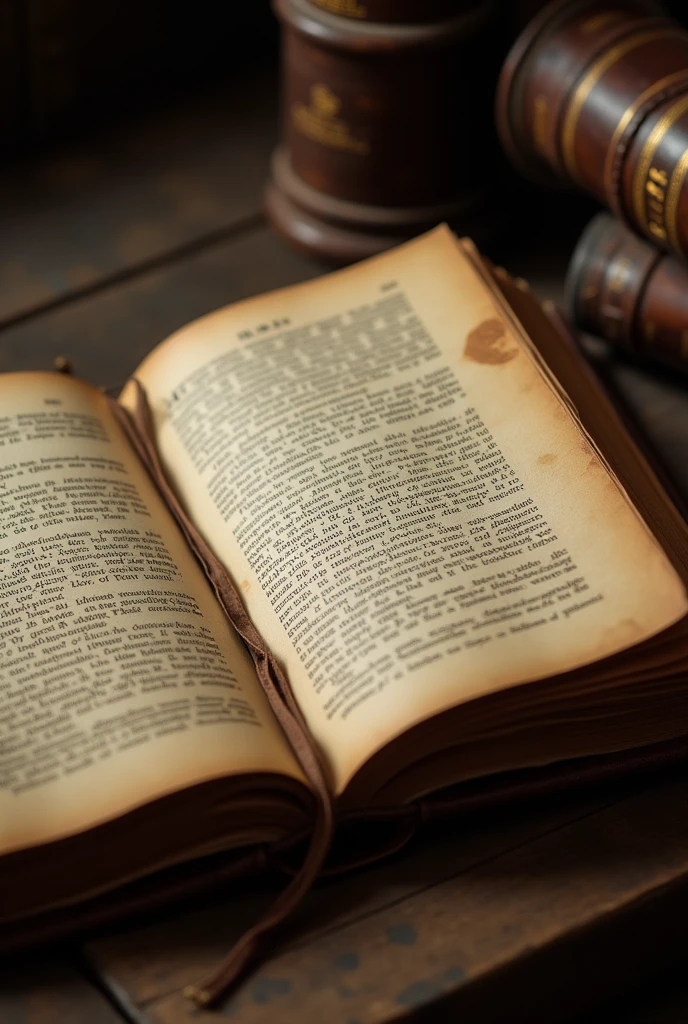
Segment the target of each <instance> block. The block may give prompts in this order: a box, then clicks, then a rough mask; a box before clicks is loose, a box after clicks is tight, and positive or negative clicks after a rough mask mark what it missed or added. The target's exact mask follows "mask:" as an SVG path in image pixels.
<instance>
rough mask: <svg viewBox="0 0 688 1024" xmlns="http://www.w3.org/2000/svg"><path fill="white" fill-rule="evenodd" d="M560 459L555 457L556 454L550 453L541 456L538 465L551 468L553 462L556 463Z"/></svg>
mask: <svg viewBox="0 0 688 1024" xmlns="http://www.w3.org/2000/svg"><path fill="white" fill-rule="evenodd" d="M558 458H559V456H558V455H555V454H554V452H548V453H547V455H541V456H540V458H539V459H538V463H539V464H540V465H541V466H550V465H551V464H552V463H553V462H556V461H557V459H558Z"/></svg>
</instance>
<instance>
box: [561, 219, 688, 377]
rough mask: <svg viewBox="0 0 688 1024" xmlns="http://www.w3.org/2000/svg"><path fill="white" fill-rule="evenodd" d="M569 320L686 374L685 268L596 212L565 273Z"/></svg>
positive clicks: (687, 277)
mask: <svg viewBox="0 0 688 1024" xmlns="http://www.w3.org/2000/svg"><path fill="white" fill-rule="evenodd" d="M566 290H567V296H568V307H569V310H570V315H571V319H572V320H573V322H574V323H575V324H576V326H577V327H579V328H580V329H581V330H584V331H587V332H588V333H590V334H595V335H597V336H598V337H600V338H603V339H604V340H605V341H607V342H609V343H610V345H612V346H614V347H615V348H620V349H622V350H625V351H626V352H627V353H632V354H634V355H635V356H637V357H639V358H640V359H643V360H647V361H649V362H657V363H664V364H666V365H669V366H672V367H674V368H678V369H680V370H682V371H683V372H686V373H688V267H686V266H685V264H684V263H682V262H681V261H679V260H677V259H675V258H674V257H673V256H671V255H668V254H665V253H663V252H661V251H659V250H658V249H656V248H655V247H654V246H652V245H650V244H649V243H648V242H646V241H643V239H641V238H638V236H637V235H635V234H634V233H633V232H631V231H630V230H629V229H628V228H627V227H626V226H625V225H624V224H622V223H621V222H620V221H618V220H616V219H615V218H614V217H610V216H609V215H607V214H598V216H597V217H595V218H594V219H593V220H592V221H591V223H590V224H589V225H588V227H587V228H586V230H585V231H584V233H583V235H582V236H581V238H580V240H579V242H578V245H577V246H576V249H575V252H574V254H573V258H572V260H571V265H570V268H569V272H568V276H567V288H566Z"/></svg>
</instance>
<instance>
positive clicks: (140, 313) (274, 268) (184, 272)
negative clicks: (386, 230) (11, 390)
mask: <svg viewBox="0 0 688 1024" xmlns="http://www.w3.org/2000/svg"><path fill="white" fill-rule="evenodd" d="M321 270H322V267H321V266H320V265H319V264H317V263H316V262H315V261H313V260H309V259H307V258H306V257H301V256H298V255H296V254H293V253H291V252H290V251H289V250H288V249H286V248H285V246H284V244H283V243H282V242H280V241H279V240H278V239H276V238H275V237H274V236H273V235H272V233H271V232H270V231H269V229H268V228H267V227H264V226H260V227H259V228H257V229H254V230H252V231H247V232H245V233H243V234H242V235H241V236H239V237H237V238H234V239H232V240H230V241H227V242H222V243H219V244H217V245H214V246H211V247H208V248H206V249H204V250H203V251H201V252H199V253H197V254H195V255H194V256H193V257H190V258H188V259H186V260H184V261H183V262H180V263H173V264H171V265H169V266H164V267H160V268H157V269H154V270H151V271H149V272H148V273H145V274H141V275H139V276H137V277H136V278H135V279H134V280H131V281H127V282H125V283H121V284H117V285H114V286H113V287H111V288H107V289H105V290H103V291H99V292H98V293H97V294H95V295H90V296H88V297H85V298H82V299H79V300H75V301H73V302H71V303H69V305H66V306H64V307H63V308H60V309H56V310H53V311H52V312H50V313H46V314H45V315H43V316H38V317H35V318H32V319H31V320H29V321H27V322H25V323H21V324H18V325H16V326H14V327H9V328H5V330H4V331H2V332H1V333H0V370H3V371H4V370H17V369H49V368H51V367H52V363H53V360H54V359H55V357H56V356H58V355H67V356H69V357H70V359H71V360H72V362H73V365H74V370H75V372H76V373H78V374H79V375H80V376H83V377H85V378H86V379H88V380H91V381H92V382H94V383H97V384H105V385H108V386H109V385H113V384H116V383H118V382H120V381H123V380H125V379H126V377H127V375H128V374H129V373H131V372H132V371H133V370H134V369H135V368H136V366H137V365H138V363H139V362H140V361H141V360H142V359H143V357H144V356H145V355H147V353H148V352H149V351H150V349H151V348H153V346H154V345H156V344H157V343H158V342H159V341H162V340H163V338H165V337H166V336H167V335H168V334H170V333H172V332H173V331H175V330H177V328H179V327H182V326H183V325H184V324H185V323H187V322H188V321H189V320H192V319H194V318H195V317H197V316H201V315H202V314H204V313H207V312H208V311H209V310H211V309H215V308H217V307H218V306H223V305H225V304H226V303H229V302H234V301H236V300H237V299H240V298H245V297H247V296H250V295H254V294H256V293H257V292H260V291H264V290H267V289H270V288H277V287H280V286H282V285H287V284H293V283H294V282H296V281H300V280H303V279H304V278H306V277H313V276H314V275H316V274H317V273H319V272H321Z"/></svg>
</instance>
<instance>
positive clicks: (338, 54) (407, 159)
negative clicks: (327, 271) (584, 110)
mask: <svg viewBox="0 0 688 1024" xmlns="http://www.w3.org/2000/svg"><path fill="white" fill-rule="evenodd" d="M333 3H334V0H332V3H330V5H329V6H330V8H331V9H332V10H334V8H335V7H336V8H337V9H338V11H341V13H331V10H325V9H324V7H323V4H322V3H320V4H317V3H315V2H313V0H275V2H274V6H275V10H276V13H277V14H278V16H279V18H280V20H281V22H282V55H283V87H282V88H283V95H282V101H283V142H282V145H281V146H280V147H279V148H278V149H277V151H276V153H275V156H274V160H273V169H272V177H271V181H270V183H269V185H268V189H267V193H266V206H267V211H268V215H269V217H270V219H271V221H272V224H273V226H274V227H275V228H276V229H277V230H278V231H279V232H280V233H281V234H282V235H284V236H286V238H287V239H288V240H289V241H291V242H293V243H295V244H296V245H298V246H300V247H302V248H306V249H307V250H309V251H311V252H315V253H316V254H318V255H320V256H324V257H326V258H329V259H332V260H334V261H336V262H350V261H352V260H355V259H360V258H362V257H364V256H368V255H372V254H373V253H375V252H380V251H382V250H383V249H385V248H388V247H389V246H391V245H394V244H398V243H399V242H400V241H402V240H403V239H404V238H409V237H411V236H412V235H414V234H417V233H419V232H420V231H423V230H426V229H427V228H430V227H432V226H433V225H435V224H436V223H437V222H438V221H440V220H449V221H450V222H451V223H452V224H453V225H455V226H456V227H457V229H458V230H460V231H462V232H463V233H466V234H473V235H476V234H477V236H478V238H479V239H480V238H481V236H483V237H484V231H483V232H481V228H484V227H486V226H487V217H486V216H485V207H486V199H487V188H486V181H487V179H488V178H489V174H490V171H491V170H492V168H493V166H494V157H493V156H492V155H491V152H493V151H494V148H495V147H494V142H493V135H494V132H493V127H492V118H491V114H490V94H491V83H493V82H494V80H495V77H496V70H497V68H496V63H497V60H496V56H495V50H494V47H491V46H490V42H491V38H490V34H489V33H490V26H491V24H492V16H493V13H494V5H493V4H492V3H491V2H480V3H477V2H472V3H471V6H470V7H468V6H466V4H464V5H463V9H462V7H461V5H454V10H455V11H456V8H457V6H458V11H459V13H458V14H457V13H454V14H452V16H451V17H449V18H443V19H441V20H434V21H429V20H426V21H425V22H424V23H422V22H420V21H419V20H418V18H419V16H420V12H421V11H422V12H423V13H424V14H425V15H426V16H427V15H429V13H431V12H435V13H436V12H437V11H438V10H442V5H440V4H439V3H435V4H430V3H428V4H427V5H426V6H424V5H421V4H419V3H415V4H412V3H411V2H410V0H407V2H406V3H404V4H400V5H399V8H398V11H397V13H399V12H401V11H405V12H407V16H410V15H409V14H408V12H409V11H410V10H411V8H414V9H415V13H416V21H414V22H413V23H411V22H409V23H400V22H395V23H392V22H389V23H383V22H379V21H375V22H372V21H370V20H368V18H365V17H362V16H359V17H356V16H354V13H353V12H354V11H355V8H354V7H353V6H352V5H351V4H350V3H348V2H347V3H346V4H337V3H334V7H333V6H332V4H333ZM363 6H365V9H366V12H368V11H369V12H370V13H371V14H375V16H381V15H382V14H383V13H385V11H389V9H391V8H390V5H389V4H384V3H381V2H380V3H376V4H373V3H372V2H371V3H369V4H368V5H363ZM444 6H445V7H446V4H445V5H444ZM395 9H396V8H395ZM345 12H348V14H346V16H345ZM491 64H492V67H491ZM491 143H492V145H491Z"/></svg>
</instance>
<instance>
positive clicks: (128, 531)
mask: <svg viewBox="0 0 688 1024" xmlns="http://www.w3.org/2000/svg"><path fill="white" fill-rule="evenodd" d="M0 403H1V405H0V409H1V412H0V522H1V528H0V560H1V562H2V577H1V582H0V609H1V613H2V620H1V623H0V659H1V660H0V887H1V888H2V893H3V895H2V901H1V903H0V923H1V924H2V931H3V934H4V935H5V936H11V935H12V934H13V930H15V931H17V932H20V931H21V930H22V929H23V930H24V933H26V931H27V927H28V926H27V922H29V923H30V922H31V921H32V920H34V919H35V920H41V919H45V915H46V914H53V915H54V916H55V915H56V916H58V917H59V915H60V914H64V915H65V918H66V919H67V918H68V917H69V912H70V908H73V907H74V906H79V905H80V904H84V903H88V901H89V900H95V899H98V898H99V895H100V894H102V893H104V892H106V891H108V890H112V889H114V888H116V887H119V886H124V885H126V884H127V883H131V882H132V881H133V880H135V879H137V878H141V877H142V876H145V875H150V874H153V873H156V872H162V871H164V870H167V869H169V868H170V867H171V866H173V865H175V864H180V863H182V862H187V861H190V860H191V859H193V858H198V857H208V856H210V855H214V854H217V853H218V852H221V851H228V850H239V849H254V848H257V847H259V846H262V848H265V847H264V844H273V843H279V842H281V841H283V840H285V839H287V838H288V837H289V836H293V835H296V834H300V835H303V834H304V833H308V831H309V830H311V829H314V828H315V822H316V820H318V821H320V822H321V824H322V822H323V821H325V826H323V827H326V829H330V818H331V815H332V810H333V808H334V811H335V813H336V815H346V814H349V815H350V816H353V817H355V815H356V814H357V813H360V812H363V811H365V812H366V814H367V816H368V819H369V820H372V819H373V818H374V812H375V811H376V810H380V812H381V813H382V811H384V810H385V809H389V808H393V807H404V806H407V805H409V804H412V803H414V802H416V801H418V800H419V799H423V798H427V797H428V796H430V795H432V794H434V793H437V792H439V791H441V790H445V789H446V787H449V786H454V787H455V786H457V785H458V784H461V783H465V782H466V781H467V780H471V779H473V780H475V779H477V778H480V777H488V776H495V777H497V776H499V778H500V779H503V778H504V773H508V772H511V771H516V770H519V769H525V768H532V767H535V766H546V765H552V764H553V763H555V762H561V761H570V760H572V759H581V758H587V757H591V756H598V757H599V755H603V754H612V753H614V752H619V751H631V750H633V749H636V748H643V747H650V746H652V745H654V744H659V743H661V742H665V741H668V740H670V739H671V738H673V737H678V736H680V735H681V734H683V733H686V732H688V682H687V672H688V619H687V618H686V613H687V612H688V599H687V597H686V579H687V575H688V530H687V529H686V526H685V525H684V522H683V520H682V519H681V517H680V515H679V514H678V513H677V511H676V509H675V508H674V506H673V505H672V504H671V502H670V501H669V499H668V498H667V496H666V494H665V493H664V491H663V490H662V487H661V486H660V484H659V483H658V481H657V479H656V478H655V476H654V475H653V473H652V471H651V469H650V468H649V466H648V464H647V462H646V461H645V460H644V459H643V457H642V456H641V455H640V454H639V453H638V451H637V450H636V448H635V447H634V445H633V444H632V442H631V441H630V439H629V438H628V436H627V434H626V433H625V432H624V430H623V427H622V426H621V423H620V421H619V419H618V418H617V416H616V414H615V412H614V411H613V409H612V407H611V405H610V404H609V402H608V401H607V400H606V399H605V398H604V396H603V395H602V393H601V392H600V390H599V389H598V388H597V387H596V385H595V383H594V381H593V380H592V379H591V378H590V376H589V374H588V371H587V370H586V368H585V366H584V365H583V364H582V363H581V361H580V359H579V357H578V355H577V354H576V352H575V350H574V348H573V347H572V346H570V345H569V344H568V343H567V342H566V341H565V340H563V339H562V335H561V333H560V332H559V331H557V329H556V328H555V327H554V326H553V325H552V322H551V321H550V319H548V317H547V316H546V315H545V314H544V313H543V312H542V310H541V309H540V307H539V306H538V304H537V303H536V302H535V300H534V299H533V298H532V296H530V295H529V294H528V293H526V292H524V291H523V290H519V289H518V288H517V287H515V286H514V285H513V283H512V282H510V280H509V279H508V278H507V277H506V276H505V275H499V274H497V275H493V274H492V273H491V271H490V269H489V268H488V267H487V266H486V264H485V263H484V262H483V261H482V260H481V259H480V257H479V256H478V255H477V253H476V252H475V250H474V249H473V247H472V246H471V245H470V243H467V242H459V241H457V240H456V239H455V238H454V237H453V235H452V234H451V233H450V232H449V230H448V229H446V228H438V229H436V230H435V231H433V232H431V233H430V234H428V235H425V236H423V237H422V238H420V239H418V240H416V241H413V242H410V243H408V244H406V245H403V246H401V247H400V248H399V249H397V250H395V251H393V252H391V253H388V254H385V255H382V256H379V257H376V258H374V259H371V260H369V261H367V262H365V263H362V264H359V265H357V266H354V267H351V268H348V269H346V270H342V271H339V272H337V273H334V274H331V275H329V276H326V277H323V278H321V279H319V280H317V281H313V282H310V283H307V284H303V285H298V286H296V287H293V288H289V289H285V290H282V291H278V292H275V293H273V294H269V295H265V296H261V297H259V298H256V299H251V300H248V301H244V302H241V303H238V304H236V305H234V306H231V307H229V308H226V309H222V310H219V311H217V312H215V313H212V314H210V315H209V316H206V317H204V318H203V319H201V320H198V321H196V322H194V323H192V324H190V325H188V326H187V327H185V328H183V329H182V330H180V331H179V332H178V333H176V334H175V335H174V336H173V337H171V338H169V339H167V340H166V341H165V342H163V343H162V344H161V345H160V346H159V347H158V348H157V349H156V350H155V351H154V352H153V353H152V354H151V355H150V356H149V357H148V359H147V360H146V361H145V362H144V363H143V365H142V366H141V367H140V368H139V370H138V371H137V373H136V375H135V382H133V381H132V382H131V383H130V384H129V385H128V386H127V388H126V389H125V391H124V394H123V396H122V397H121V399H120V401H119V403H114V402H112V401H111V400H109V399H108V398H106V397H105V396H104V395H103V394H102V393H101V392H99V391H98V390H97V389H96V388H94V387H91V386H90V385H88V384H85V383H83V382H81V381H78V380H75V379H72V378H69V377H66V376H63V375H59V374H51V373H26V374H11V375H6V376H4V377H2V378H0ZM321 845H322V844H321ZM29 930H30V927H29Z"/></svg>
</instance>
